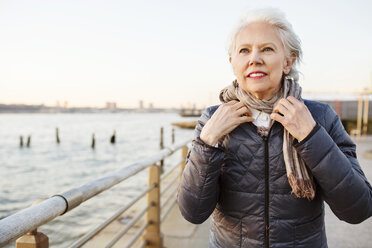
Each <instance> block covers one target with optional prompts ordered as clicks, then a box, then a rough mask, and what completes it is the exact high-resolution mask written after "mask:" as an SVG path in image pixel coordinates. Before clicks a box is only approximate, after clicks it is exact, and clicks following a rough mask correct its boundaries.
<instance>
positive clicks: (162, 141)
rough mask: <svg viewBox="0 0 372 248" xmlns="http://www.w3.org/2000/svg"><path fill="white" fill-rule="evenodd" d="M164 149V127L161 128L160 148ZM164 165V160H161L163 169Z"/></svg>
mask: <svg viewBox="0 0 372 248" xmlns="http://www.w3.org/2000/svg"><path fill="white" fill-rule="evenodd" d="M163 149H164V128H163V127H161V128H160V150H163ZM163 166H164V160H163V159H162V160H160V167H161V169H163Z"/></svg>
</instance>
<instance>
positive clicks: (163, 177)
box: [160, 159, 184, 180]
mask: <svg viewBox="0 0 372 248" xmlns="http://www.w3.org/2000/svg"><path fill="white" fill-rule="evenodd" d="M183 162H184V160H183V159H182V160H181V161H180V162H178V163H176V164H175V165H173V167H172V168H171V169H170V170H169V171H167V173H165V174H163V175H162V176H161V177H160V180H164V179H165V178H167V177H168V176H169V175H170V174H171V173H172V172H173V171H174V170H175V169H176V168H179V166H180V164H181V163H183Z"/></svg>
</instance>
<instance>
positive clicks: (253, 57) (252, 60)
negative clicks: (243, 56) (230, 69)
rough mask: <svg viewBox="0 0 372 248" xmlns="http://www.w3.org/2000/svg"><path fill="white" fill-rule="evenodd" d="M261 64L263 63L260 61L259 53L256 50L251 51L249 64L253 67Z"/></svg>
mask: <svg viewBox="0 0 372 248" xmlns="http://www.w3.org/2000/svg"><path fill="white" fill-rule="evenodd" d="M262 63H263V61H262V58H261V54H260V52H259V51H257V50H253V51H252V52H251V56H250V59H249V64H250V65H252V64H253V65H254V64H262Z"/></svg>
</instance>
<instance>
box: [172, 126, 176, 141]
mask: <svg viewBox="0 0 372 248" xmlns="http://www.w3.org/2000/svg"><path fill="white" fill-rule="evenodd" d="M174 142H175V137H174V128H172V145H173V144H174Z"/></svg>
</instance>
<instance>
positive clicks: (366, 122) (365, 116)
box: [363, 95, 369, 137]
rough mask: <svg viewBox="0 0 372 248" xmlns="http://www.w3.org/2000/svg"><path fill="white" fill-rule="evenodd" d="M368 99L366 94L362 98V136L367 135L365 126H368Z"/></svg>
mask: <svg viewBox="0 0 372 248" xmlns="http://www.w3.org/2000/svg"><path fill="white" fill-rule="evenodd" d="M368 105H369V99H368V95H366V97H365V99H364V108H363V137H366V136H367V128H368V107H369V106H368Z"/></svg>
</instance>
